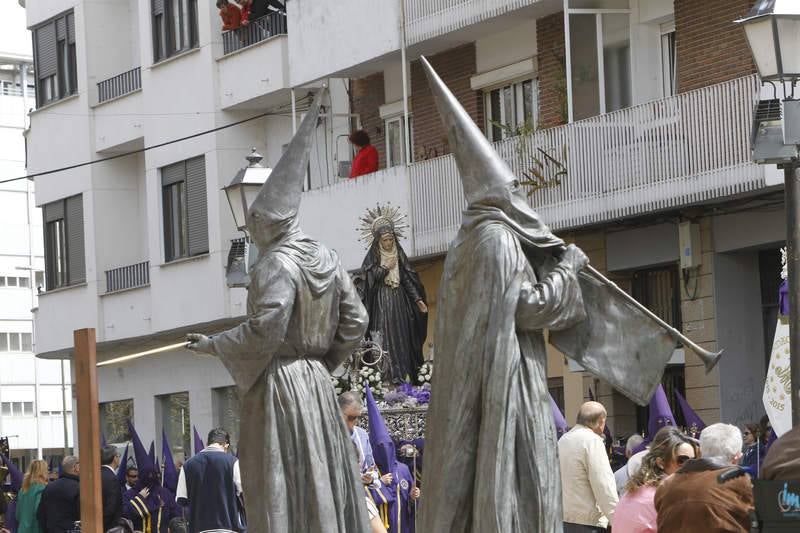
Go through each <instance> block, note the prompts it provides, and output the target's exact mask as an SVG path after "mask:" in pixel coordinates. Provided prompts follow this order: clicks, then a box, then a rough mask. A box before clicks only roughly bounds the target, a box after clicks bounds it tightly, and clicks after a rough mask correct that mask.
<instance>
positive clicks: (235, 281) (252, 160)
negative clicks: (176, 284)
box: [223, 148, 272, 287]
mask: <svg viewBox="0 0 800 533" xmlns="http://www.w3.org/2000/svg"><path fill="white" fill-rule="evenodd" d="M245 159H247V162H248V165H247V166H246V167H245V168H242V169H240V170H239V172H237V173H236V176H234V178H233V181H231V182H230V184H228V186H227V187H224V188H223V190H224V191H225V196H227V198H228V205H230V208H231V213H232V214H233V221H234V223H235V224H236V227H237V228H238V229H239V230H240V231H243V232H245V237H243V238H241V239H234V240H233V241H232V242H231V249H230V251H229V252H228V266H227V268H226V272H225V281H226V283H227V285H228V287H247V286H248V285H249V284H250V276H249V275H248V272H249V270H250V268H249V267H250V263H251V260H252V259H253V257H252V256H254V254H255V253H256V252H257V250H256V249H255V247H254V246H252V245H251V244H250V239H249V238H248V237H247V236H246V234H247V210H248V209H249V208H250V205H251V204H252V203H253V200H255V199H256V196H258V193H259V192H260V191H261V187H262V186H263V185H264V183H265V182H266V181H267V178H269V175H270V174H271V173H272V169H271V168H268V167H265V166H264V165H262V164H261V160H262V159H263V158H262V157H261V155H260V154H259V153H258V152H256V149H255V148H253V149H252V151H251V152H250V155H248V156H247V157H246V158H245Z"/></svg>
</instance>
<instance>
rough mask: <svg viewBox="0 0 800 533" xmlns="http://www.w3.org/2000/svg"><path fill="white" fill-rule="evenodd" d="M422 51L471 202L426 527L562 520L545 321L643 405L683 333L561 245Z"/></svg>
mask: <svg viewBox="0 0 800 533" xmlns="http://www.w3.org/2000/svg"><path fill="white" fill-rule="evenodd" d="M421 62H422V65H423V68H424V70H425V72H426V75H427V77H428V82H429V85H430V87H431V90H432V91H433V94H434V98H435V100H436V105H437V108H438V110H439V114H440V115H441V118H442V121H443V123H444V126H445V128H446V130H447V134H448V137H449V141H450V146H451V147H452V149H453V155H454V157H455V161H456V165H457V167H458V171H459V173H460V175H461V181H462V185H463V188H464V195H465V197H466V199H467V204H468V205H467V208H466V209H465V211H464V212H463V218H462V223H461V228H460V230H459V232H458V234H457V236H456V238H455V240H454V241H453V242H452V243H451V245H450V248H449V250H448V253H447V258H446V259H445V264H444V271H443V274H442V281H441V284H440V287H439V293H438V314H437V323H436V336H435V342H436V369H437V372H436V373H435V374H434V377H433V384H432V388H431V403H430V407H429V410H428V416H427V421H426V428H427V429H426V434H425V437H426V442H425V480H426V481H425V505H423V506H422V516H421V526H420V527H421V531H426V532H434V531H435V532H436V533H527V532H533V531H535V532H537V533H560V532H561V531H562V527H563V526H562V511H561V481H560V475H559V470H558V464H559V463H558V458H557V447H556V434H555V428H554V425H553V417H552V413H551V410H550V405H549V399H548V390H547V368H546V363H547V354H546V350H545V341H544V336H543V330H545V329H547V330H549V331H550V339H551V342H553V343H554V344H556V345H557V346H558V347H559V348H560V349H561V350H562V351H563V352H564V353H565V354H566V355H567V356H569V357H571V358H573V359H575V360H576V361H578V362H579V363H581V364H582V365H583V366H584V367H585V368H586V369H587V370H590V371H591V372H593V373H594V374H596V375H597V376H598V377H600V378H601V379H603V380H605V381H607V382H608V383H610V384H611V385H613V386H614V387H615V388H617V389H618V390H620V391H621V392H623V393H625V394H626V395H628V396H629V397H630V398H632V399H634V400H635V401H636V402H638V403H640V404H642V405H644V404H646V403H647V401H648V400H649V398H650V396H651V395H652V394H653V392H654V391H655V388H656V387H657V386H658V383H659V382H660V379H661V375H662V373H663V369H664V367H665V365H666V363H667V361H668V360H669V358H670V356H671V354H672V351H673V349H674V347H675V345H676V339H677V335H679V334H678V333H677V332H675V331H674V330H669V329H665V325H664V324H663V323H659V322H658V320H659V319H658V318H657V317H654V316H652V315H651V314H647V312H646V311H645V310H643V309H642V308H641V307H640V306H639V305H638V304H636V303H635V302H632V301H631V300H630V299H629V297H627V296H626V295H623V294H621V291H619V289H618V288H617V287H616V286H613V284H610V282H608V280H605V278H602V276H600V275H599V273H597V272H596V271H594V270H593V269H591V267H590V266H589V265H588V259H587V258H586V256H585V255H584V254H583V252H582V251H580V249H578V248H576V247H575V246H572V245H570V246H567V247H566V248H565V247H564V242H563V241H562V240H561V239H559V238H557V237H556V236H554V235H553V234H552V233H551V232H550V229H549V228H548V227H547V226H546V225H545V224H544V223H543V222H542V221H541V220H540V219H539V216H538V215H537V213H536V212H535V211H534V210H533V209H532V208H531V207H530V206H529V205H528V203H527V201H526V198H525V195H524V193H523V192H522V191H521V190H520V185H519V182H518V181H517V179H516V177H515V176H514V174H513V173H512V171H511V169H510V168H509V167H508V165H507V164H506V163H505V162H504V161H503V160H502V159H501V158H500V156H499V155H498V154H497V153H496V152H495V150H494V149H493V147H492V145H491V144H490V143H489V142H488V141H487V140H486V138H485V137H484V136H483V134H482V133H481V131H480V130H479V129H478V127H477V126H476V125H475V124H474V122H473V121H472V119H471V118H470V117H469V115H468V114H467V112H466V111H465V110H464V109H463V108H462V107H461V105H460V104H459V103H458V101H457V100H456V98H455V96H453V94H452V93H451V92H450V91H449V90H448V88H447V87H446V86H445V84H444V83H443V82H442V80H441V79H440V78H439V77H438V76H437V75H436V73H435V72H434V71H433V69H432V68H431V66H430V64H428V62H427V61H426V60H425V58H424V57H423V58H422V59H421ZM667 328H668V326H667ZM554 339H556V340H554ZM712 364H713V362H712Z"/></svg>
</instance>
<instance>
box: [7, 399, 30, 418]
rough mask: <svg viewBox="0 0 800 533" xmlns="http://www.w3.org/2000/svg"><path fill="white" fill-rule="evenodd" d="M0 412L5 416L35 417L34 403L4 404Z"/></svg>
mask: <svg viewBox="0 0 800 533" xmlns="http://www.w3.org/2000/svg"><path fill="white" fill-rule="evenodd" d="M0 412H2V414H3V416H33V413H34V409H33V402H3V403H2V404H0Z"/></svg>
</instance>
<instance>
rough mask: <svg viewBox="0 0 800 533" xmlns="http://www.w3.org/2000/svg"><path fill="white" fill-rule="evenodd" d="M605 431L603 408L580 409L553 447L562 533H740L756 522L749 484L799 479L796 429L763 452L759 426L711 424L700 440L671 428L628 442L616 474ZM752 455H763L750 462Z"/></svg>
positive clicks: (588, 405)
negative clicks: (559, 487)
mask: <svg viewBox="0 0 800 533" xmlns="http://www.w3.org/2000/svg"><path fill="white" fill-rule="evenodd" d="M605 423H606V410H605V408H604V407H603V405H602V404H600V403H598V402H594V401H591V402H586V403H584V404H583V405H582V406H581V408H580V411H579V413H578V416H577V423H576V425H575V426H574V427H573V428H572V429H570V430H569V431H568V432H567V433H565V434H564V436H563V437H562V438H561V439H560V440H559V441H558V452H559V461H560V467H561V479H562V502H563V513H564V533H579V532H580V533H600V532H605V531H614V532H615V533H649V532H655V531H669V532H672V531H681V532H683V533H693V532H697V533H701V532H702V533H705V532H708V531H738V532H743V533H744V532H748V531H751V526H752V524H753V519H754V510H755V506H754V496H753V480H755V479H766V480H775V479H778V480H797V479H800V428H795V429H794V430H792V431H790V432H788V433H786V434H785V435H783V436H782V437H781V438H780V439H777V440H776V441H775V442H774V443H771V446H770V447H769V451H768V452H767V451H766V450H765V448H766V446H764V445H763V444H764V443H762V442H760V441H759V437H760V435H762V434H764V433H765V431H764V427H765V425H764V424H760V425H759V424H753V425H747V426H745V428H744V430H740V429H739V428H737V427H736V426H733V425H730V424H724V423H717V424H712V425H710V426H708V427H706V428H705V429H703V430H702V432H701V433H700V436H699V437H700V438H699V439H695V438H693V437H691V436H689V435H687V434H685V433H684V432H682V431H681V430H680V429H678V428H677V427H675V426H671V425H669V426H665V427H662V428H661V429H659V430H658V432H657V433H656V434H655V435H654V436H653V437H652V438H651V439H650V440H649V442H643V439H642V437H641V436H640V435H632V436H631V437H630V438H629V439H628V442H627V445H626V448H625V457H626V459H627V461H626V463H625V464H623V465H622V466H621V467H620V468H619V469H618V470H617V471H616V472H614V471H612V468H611V463H610V461H609V457H608V453H607V448H606V445H605V438H604V432H603V430H604V428H605ZM642 446H645V448H644V449H643V450H641V451H639V452H636V450H637V449H638V448H640V447H642ZM754 448H758V449H759V450H761V451H757V452H756V454H757V455H758V457H756V459H755V460H751V459H750V458H748V457H747V456H748V455H752V454H753V452H752V450H753V449H754ZM760 459H763V463H761V461H760ZM759 463H761V464H760V468H759Z"/></svg>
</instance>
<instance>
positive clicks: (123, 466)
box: [117, 442, 130, 487]
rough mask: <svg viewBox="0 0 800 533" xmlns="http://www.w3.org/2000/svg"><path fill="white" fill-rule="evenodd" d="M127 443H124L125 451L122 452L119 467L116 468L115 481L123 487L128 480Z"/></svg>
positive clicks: (128, 445)
mask: <svg viewBox="0 0 800 533" xmlns="http://www.w3.org/2000/svg"><path fill="white" fill-rule="evenodd" d="M129 447H130V444H129V443H127V442H126V443H125V451H123V452H122V459H120V461H119V468H118V469H117V481H119V484H120V485H122V486H123V487H124V486H125V484H126V483H127V482H128V448H129Z"/></svg>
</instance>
